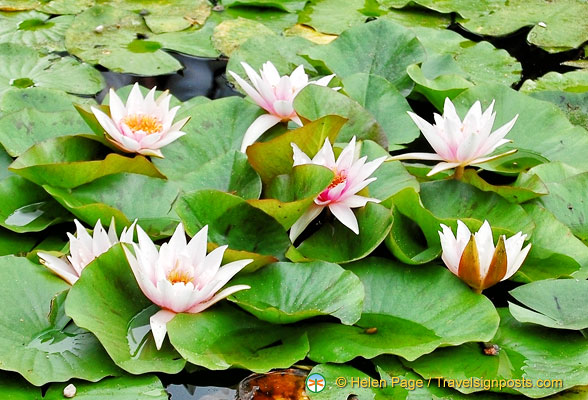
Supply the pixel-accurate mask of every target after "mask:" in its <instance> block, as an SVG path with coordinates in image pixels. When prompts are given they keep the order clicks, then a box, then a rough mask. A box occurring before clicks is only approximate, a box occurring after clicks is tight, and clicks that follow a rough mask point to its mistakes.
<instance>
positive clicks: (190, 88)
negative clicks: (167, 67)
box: [96, 52, 240, 102]
mask: <svg viewBox="0 0 588 400" xmlns="http://www.w3.org/2000/svg"><path fill="white" fill-rule="evenodd" d="M170 54H172V55H173V56H174V57H176V58H177V59H178V60H179V61H180V62H181V63H182V65H183V66H184V69H183V70H181V71H178V72H177V73H175V74H169V75H160V76H153V77H146V76H137V75H132V74H123V73H117V72H111V71H103V72H102V75H103V76H104V78H105V79H106V88H105V89H104V90H102V92H100V93H99V94H98V95H97V96H96V98H97V100H98V101H99V102H102V100H103V99H104V97H105V96H106V94H107V93H108V88H111V87H112V88H114V89H118V88H120V87H123V86H127V85H132V84H133V83H135V82H138V83H139V84H140V85H142V86H145V87H147V88H151V87H153V86H157V87H158V88H165V89H168V90H169V91H170V93H171V94H173V95H174V96H175V97H177V98H178V99H180V100H181V101H186V100H188V99H191V98H192V97H196V96H206V97H208V98H210V99H217V98H221V97H228V96H235V95H240V94H239V93H238V92H236V91H235V90H234V89H233V88H232V87H231V86H230V85H229V84H228V82H227V80H226V77H225V69H226V67H227V60H225V59H211V58H200V57H193V56H187V55H185V54H178V53H171V52H170Z"/></svg>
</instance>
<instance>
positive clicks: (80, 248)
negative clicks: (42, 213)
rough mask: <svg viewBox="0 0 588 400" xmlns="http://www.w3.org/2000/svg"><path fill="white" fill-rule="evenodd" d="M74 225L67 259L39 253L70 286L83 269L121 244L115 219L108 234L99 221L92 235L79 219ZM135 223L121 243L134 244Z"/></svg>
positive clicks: (43, 262)
mask: <svg viewBox="0 0 588 400" xmlns="http://www.w3.org/2000/svg"><path fill="white" fill-rule="evenodd" d="M74 223H75V225H76V235H75V236H74V235H72V234H71V233H69V232H68V234H67V236H68V237H69V253H70V254H69V255H68V256H67V258H65V259H64V258H58V257H55V256H53V255H51V254H48V253H45V252H41V251H40V252H39V253H38V254H39V258H40V261H41V263H42V264H43V265H45V266H46V267H47V268H49V269H50V270H51V271H53V272H54V273H55V274H57V275H59V276H60V277H61V278H62V279H63V280H65V281H66V282H67V283H69V284H70V285H73V284H74V283H76V282H77V280H78V279H79V277H80V275H81V274H82V271H83V269H84V268H86V266H87V265H88V264H90V263H91V262H92V261H94V259H96V257H98V256H99V255H101V254H103V253H105V252H106V251H108V249H110V248H111V247H112V246H114V245H115V244H116V243H118V242H119V238H118V237H117V235H116V226H115V223H114V218H112V220H111V222H110V227H109V228H108V232H106V230H104V228H103V227H102V223H101V222H100V220H98V222H96V226H94V231H93V232H92V235H90V234H89V233H88V232H87V231H86V228H84V226H83V225H82V224H81V223H80V222H79V221H78V220H77V219H76V220H74ZM135 223H136V222H133V224H132V225H131V226H130V227H129V228H128V229H127V228H124V229H123V231H122V234H121V235H120V242H123V243H132V242H133V235H134V228H135Z"/></svg>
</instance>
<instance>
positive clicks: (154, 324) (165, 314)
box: [149, 310, 176, 350]
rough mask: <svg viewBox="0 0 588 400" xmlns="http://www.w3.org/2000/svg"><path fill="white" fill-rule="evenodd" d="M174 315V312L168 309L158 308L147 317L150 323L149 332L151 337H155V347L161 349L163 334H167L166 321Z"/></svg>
mask: <svg viewBox="0 0 588 400" xmlns="http://www.w3.org/2000/svg"><path fill="white" fill-rule="evenodd" d="M175 316H176V313H174V312H172V311H169V310H159V311H158V312H156V313H155V314H153V315H152V316H151V318H149V324H150V325H151V332H153V339H155V347H157V350H161V346H162V345H163V340H164V339H165V335H167V323H168V322H169V321H171V320H172V319H173V318H174V317H175Z"/></svg>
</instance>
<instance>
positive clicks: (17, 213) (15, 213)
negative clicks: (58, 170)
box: [0, 176, 70, 233]
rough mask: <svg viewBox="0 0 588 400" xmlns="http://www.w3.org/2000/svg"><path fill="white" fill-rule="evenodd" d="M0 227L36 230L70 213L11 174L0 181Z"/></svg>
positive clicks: (30, 184) (42, 191)
mask: <svg viewBox="0 0 588 400" xmlns="http://www.w3.org/2000/svg"><path fill="white" fill-rule="evenodd" d="M0 203H1V204H2V208H1V209H0V226H3V227H4V228H6V229H9V230H11V231H13V232H18V233H23V232H39V231H42V230H44V229H45V228H47V227H48V226H50V225H53V224H57V223H59V222H63V221H67V220H69V219H70V215H69V214H68V212H67V211H66V210H64V209H63V208H62V207H60V206H59V205H58V204H57V203H56V202H55V200H53V199H52V198H51V196H49V195H48V194H47V193H45V191H44V190H43V189H42V188H40V187H39V186H37V185H35V184H33V183H31V182H29V181H28V180H26V179H24V178H21V177H20V176H10V177H8V178H6V179H4V180H2V181H0Z"/></svg>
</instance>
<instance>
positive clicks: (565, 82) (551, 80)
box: [521, 69, 588, 93]
mask: <svg viewBox="0 0 588 400" xmlns="http://www.w3.org/2000/svg"><path fill="white" fill-rule="evenodd" d="M549 90H560V91H564V92H570V93H582V92H588V70H585V69H584V70H583V69H581V70H577V71H571V72H566V73H565V74H560V73H558V72H548V73H547V74H545V75H543V76H542V77H540V78H539V79H537V80H535V81H533V80H526V81H525V82H524V83H523V86H521V92H524V93H532V92H541V91H549Z"/></svg>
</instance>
